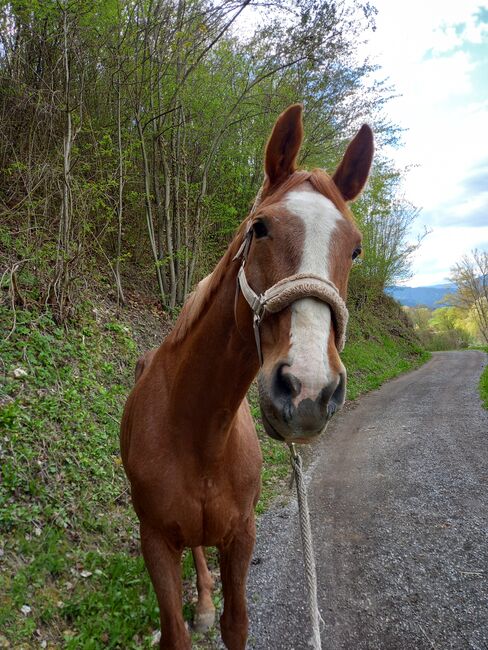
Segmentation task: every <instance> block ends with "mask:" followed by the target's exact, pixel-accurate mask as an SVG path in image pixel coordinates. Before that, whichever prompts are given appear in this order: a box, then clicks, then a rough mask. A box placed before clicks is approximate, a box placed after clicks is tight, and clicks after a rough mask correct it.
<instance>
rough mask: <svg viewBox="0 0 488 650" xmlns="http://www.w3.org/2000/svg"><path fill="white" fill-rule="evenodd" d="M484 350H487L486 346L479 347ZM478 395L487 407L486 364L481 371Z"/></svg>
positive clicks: (486, 407) (487, 407) (487, 382)
mask: <svg viewBox="0 0 488 650" xmlns="http://www.w3.org/2000/svg"><path fill="white" fill-rule="evenodd" d="M480 349H481V350H483V351H484V352H488V346H485V347H482V348H480ZM479 389H480V397H481V402H482V404H483V407H484V408H485V409H488V364H487V365H486V366H485V368H484V370H483V372H482V373H481V377H480V383H479Z"/></svg>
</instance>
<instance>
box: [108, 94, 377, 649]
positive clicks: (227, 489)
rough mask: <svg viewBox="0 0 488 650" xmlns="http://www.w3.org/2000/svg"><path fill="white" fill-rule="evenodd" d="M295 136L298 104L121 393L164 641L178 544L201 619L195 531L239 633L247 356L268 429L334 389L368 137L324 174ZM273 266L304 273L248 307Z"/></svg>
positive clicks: (246, 509)
mask: <svg viewBox="0 0 488 650" xmlns="http://www.w3.org/2000/svg"><path fill="white" fill-rule="evenodd" d="M302 137H303V129H302V107H301V106H300V105H293V106H290V107H289V108H288V109H287V110H286V111H285V112H284V113H282V114H281V115H280V117H279V118H278V120H277V122H276V124H275V126H274V129H273V131H272V134H271V137H270V139H269V141H268V144H267V147H266V153H265V173H266V175H265V181H264V184H263V187H262V190H261V192H260V194H259V195H258V199H257V200H256V203H255V205H254V207H253V210H252V212H251V214H250V215H249V216H248V218H247V219H246V220H245V221H244V223H243V224H242V225H241V227H240V228H239V230H238V232H237V235H236V237H235V238H234V240H233V241H232V243H231V244H230V246H229V248H228V250H227V252H226V253H225V255H224V257H223V258H222V259H221V261H220V262H219V263H218V265H217V267H216V268H215V270H214V271H213V273H212V274H211V275H209V276H208V277H207V278H205V279H204V280H202V282H200V284H199V285H198V287H197V289H196V290H195V291H194V293H193V294H192V295H191V296H190V297H189V299H188V300H187V302H186V304H185V306H184V307H183V310H182V312H181V314H180V317H179V318H178V321H177V323H176V325H175V328H174V329H173V331H172V332H171V333H170V334H169V336H168V337H167V338H166V339H165V341H164V343H163V344H162V345H161V347H159V348H158V349H157V350H155V351H152V352H150V353H148V354H147V355H146V356H145V357H143V359H141V360H140V361H139V364H138V370H137V377H138V378H137V381H136V384H135V386H134V388H133V390H132V392H131V394H130V396H129V398H128V400H127V404H126V407H125V412H124V415H123V420H122V427H121V449H122V459H123V463H124V466H125V470H126V472H127V476H128V478H129V480H130V483H131V492H132V501H133V504H134V508H135V510H136V513H137V516H138V518H139V520H140V534H141V545H142V552H143V555H144V559H145V562H146V566H147V568H148V571H149V574H150V576H151V580H152V583H153V585H154V589H155V591H156V595H157V598H158V603H159V609H160V615H161V641H160V647H161V648H166V649H171V650H180V649H181V650H183V649H188V648H190V647H191V642H190V636H189V634H188V631H187V628H186V626H185V622H184V620H183V616H182V602H181V599H182V585H181V575H180V563H181V555H182V552H183V550H184V548H185V547H190V548H192V551H193V556H194V560H195V566H196V570H197V587H198V604H197V608H196V615H195V622H194V625H195V627H196V628H197V629H198V630H204V629H207V628H208V627H209V626H210V625H212V624H213V621H214V616H215V610H214V606H213V604H212V598H211V590H212V586H213V582H212V577H211V575H210V573H209V571H208V568H207V565H206V561H205V555H204V551H203V547H204V546H216V547H217V548H218V551H219V562H220V573H221V577H222V589H223V596H224V609H223V613H222V616H221V619H220V623H221V633H222V638H223V641H224V643H225V645H226V646H227V648H230V649H231V650H241V649H243V648H245V645H246V639H247V628H248V618H247V610H246V596H245V590H246V580H247V572H248V567H249V563H250V560H251V555H252V551H253V547H254V541H255V523H254V507H255V505H256V502H257V500H258V496H259V491H260V472H261V462H262V458H261V451H260V447H259V443H258V439H257V436H256V431H255V427H254V424H253V420H252V418H251V413H250V410H249V406H248V403H247V400H246V392H247V390H248V388H249V386H250V384H251V382H252V380H253V378H254V377H255V375H256V374H257V372H258V370H259V369H260V368H259V366H260V363H259V361H260V358H262V365H261V370H260V375H259V393H260V405H261V412H262V418H263V422H264V425H265V428H266V431H267V433H268V434H269V435H271V436H272V437H274V438H277V439H279V440H284V441H287V442H293V441H298V442H306V441H309V440H311V439H312V438H313V437H314V436H316V435H317V434H319V433H320V432H322V431H324V430H325V427H326V425H327V422H328V420H329V418H330V417H331V415H332V414H333V413H334V411H335V410H337V409H339V408H340V407H341V406H342V404H343V402H344V399H345V387H346V371H345V368H344V366H343V364H342V362H341V359H340V357H339V351H340V349H341V346H342V339H343V334H344V329H345V322H344V313H342V315H341V314H340V313H339V312H340V307H341V305H343V304H344V303H343V299H345V296H346V291H347V281H348V276H349V271H350V269H351V263H352V259H354V257H355V256H356V255H357V254H358V253H359V252H360V250H361V234H360V232H359V230H358V229H357V227H356V225H355V224H354V221H353V218H352V216H351V213H350V211H349V209H348V207H347V202H348V201H350V200H352V199H354V198H355V197H356V196H357V195H358V194H359V192H360V191H361V190H362V188H363V186H364V184H365V182H366V179H367V176H368V173H369V169H370V165H371V159H372V155H373V137H372V132H371V129H370V128H369V127H368V126H366V125H364V126H363V127H362V128H361V129H360V131H359V132H358V134H357V135H356V136H355V138H354V139H353V140H352V142H351V143H350V145H349V147H348V149H347V151H346V153H345V155H344V158H343V160H342V162H341V163H340V165H339V167H338V169H337V171H336V172H335V174H334V176H333V177H332V178H331V177H330V176H328V175H327V174H326V173H325V172H324V171H322V170H314V171H312V172H305V171H296V165H295V161H296V158H297V155H298V152H299V149H300V146H301V142H302ZM244 265H245V273H244ZM240 269H241V270H242V271H241V273H239V271H240ZM238 274H239V284H240V288H239V289H237V290H236V282H237V278H238ZM285 278H286V279H289V278H298V280H297V279H295V280H294V282H295V284H293V283H292V285H291V294H293V291H294V290H295V289H296V286H298V285H296V283H298V284H300V282H301V284H300V287H301V289H300V291H301V292H302V293H301V295H298V296H294V297H292V299H290V298H289V299H288V302H287V303H286V304H285V306H282V307H281V308H280V309H279V310H278V311H276V313H266V315H265V317H264V318H262V316H263V310H260V311H259V312H258V311H256V310H255V312H254V314H256V315H253V311H252V309H251V308H250V307H249V301H250V302H253V296H255V297H256V298H257V297H258V294H260V295H262V294H263V293H264V292H265V291H266V290H267V289H269V288H270V287H274V285H276V283H278V284H279V281H281V280H284V279H285ZM300 278H301V280H300ZM303 278H305V283H306V285H307V286H310V287H312V289H310V291H308V290H307V291H308V293H307V291H305V290H304V289H303V286H304V285H303ZM286 284H287V282H286V281H285V285H286ZM312 285H313V286H312ZM314 287H315V288H314ZM288 289H290V287H288ZM314 291H315V293H314ZM254 292H256V293H254ZM288 293H290V291H288ZM291 294H290V295H291ZM332 294H334V295H332ZM328 295H330V299H328V298H327V296H328ZM250 296H251V297H250ZM334 296H335V298H334ZM290 303H291V304H290ZM345 313H346V316H347V311H346V312H345ZM261 318H262V322H261ZM253 325H255V327H253ZM255 335H256V338H255ZM256 343H257V345H256ZM261 355H262V357H261Z"/></svg>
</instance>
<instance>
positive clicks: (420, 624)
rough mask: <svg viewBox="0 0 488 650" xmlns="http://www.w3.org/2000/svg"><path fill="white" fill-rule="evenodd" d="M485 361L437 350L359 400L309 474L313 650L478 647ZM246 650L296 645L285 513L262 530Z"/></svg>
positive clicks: (303, 631) (485, 605) (300, 603)
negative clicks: (318, 646)
mask: <svg viewBox="0 0 488 650" xmlns="http://www.w3.org/2000/svg"><path fill="white" fill-rule="evenodd" d="M485 362H486V355H485V354H484V353H483V352H476V351H465V352H446V353H437V354H435V355H434V356H433V358H432V360H431V361H430V362H429V363H427V364H426V365H425V366H423V367H422V368H420V369H419V370H416V371H414V372H412V373H409V374H408V375H404V376H402V377H400V378H398V379H395V380H393V381H391V382H389V383H388V384H386V385H385V386H383V387H382V388H381V389H380V390H378V391H375V392H374V393H371V394H369V395H367V396H366V397H364V398H362V399H361V400H360V401H359V402H358V404H357V406H356V407H354V408H351V409H350V410H349V412H346V413H344V414H342V415H341V416H340V417H339V418H337V420H336V421H335V423H334V424H333V425H332V427H331V429H330V433H328V434H327V435H326V437H324V438H323V439H322V440H320V441H318V442H317V443H315V445H314V448H313V454H312V455H313V461H312V463H311V464H310V466H309V469H308V482H309V501H310V510H311V517H312V528H313V535H314V544H315V551H316V558H317V566H318V581H319V604H320V609H321V612H322V616H323V618H324V620H325V627H324V629H323V633H322V644H323V648H324V650H338V649H339V648H341V649H344V650H346V649H347V650H360V649H364V650H366V649H367V650H373V649H379V648H381V649H385V650H397V649H398V650H400V649H402V650H406V649H407V648H408V649H409V650H423V649H424V648H425V649H432V648H434V649H437V650H439V649H443V650H444V649H448V648H449V649H454V648H456V649H461V648H462V649H465V648H476V649H477V650H480V649H484V650H486V649H488V583H487V577H488V490H487V488H488V412H487V411H485V410H483V409H482V407H481V403H480V399H479V396H478V380H479V376H480V373H481V371H482V368H483V366H484V364H485ZM248 596H249V607H250V612H249V613H250V620H251V629H250V638H249V643H248V647H249V648H254V649H258V650H259V649H267V650H292V649H295V650H299V649H301V648H304V649H305V648H307V647H309V646H308V638H309V625H308V620H307V615H306V608H305V603H306V601H305V598H306V595H305V591H304V588H303V580H302V558H301V544H300V537H299V532H298V529H297V513H296V506H295V503H294V500H293V502H292V503H291V504H290V505H288V506H286V507H281V508H274V509H272V510H270V511H269V512H268V513H266V514H265V515H264V516H263V517H261V519H260V523H259V528H258V537H257V545H256V549H255V554H254V560H253V565H252V566H251V571H250V576H249V586H248Z"/></svg>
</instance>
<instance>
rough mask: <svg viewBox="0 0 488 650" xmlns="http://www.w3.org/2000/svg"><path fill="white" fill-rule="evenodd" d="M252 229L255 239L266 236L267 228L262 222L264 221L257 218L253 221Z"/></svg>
mask: <svg viewBox="0 0 488 650" xmlns="http://www.w3.org/2000/svg"><path fill="white" fill-rule="evenodd" d="M253 230H254V236H255V237H256V239H261V238H262V237H266V235H267V234H268V229H267V227H266V224H265V223H264V221H260V220H259V219H258V220H257V221H255V222H254V224H253Z"/></svg>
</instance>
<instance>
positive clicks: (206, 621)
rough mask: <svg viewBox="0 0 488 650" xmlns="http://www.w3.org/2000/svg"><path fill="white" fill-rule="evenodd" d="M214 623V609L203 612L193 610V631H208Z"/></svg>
mask: <svg viewBox="0 0 488 650" xmlns="http://www.w3.org/2000/svg"><path fill="white" fill-rule="evenodd" d="M214 623H215V609H207V610H205V611H204V612H195V617H194V619H193V626H192V627H193V631H194V632H199V633H203V632H208V630H210V628H211V627H213V625H214Z"/></svg>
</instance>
